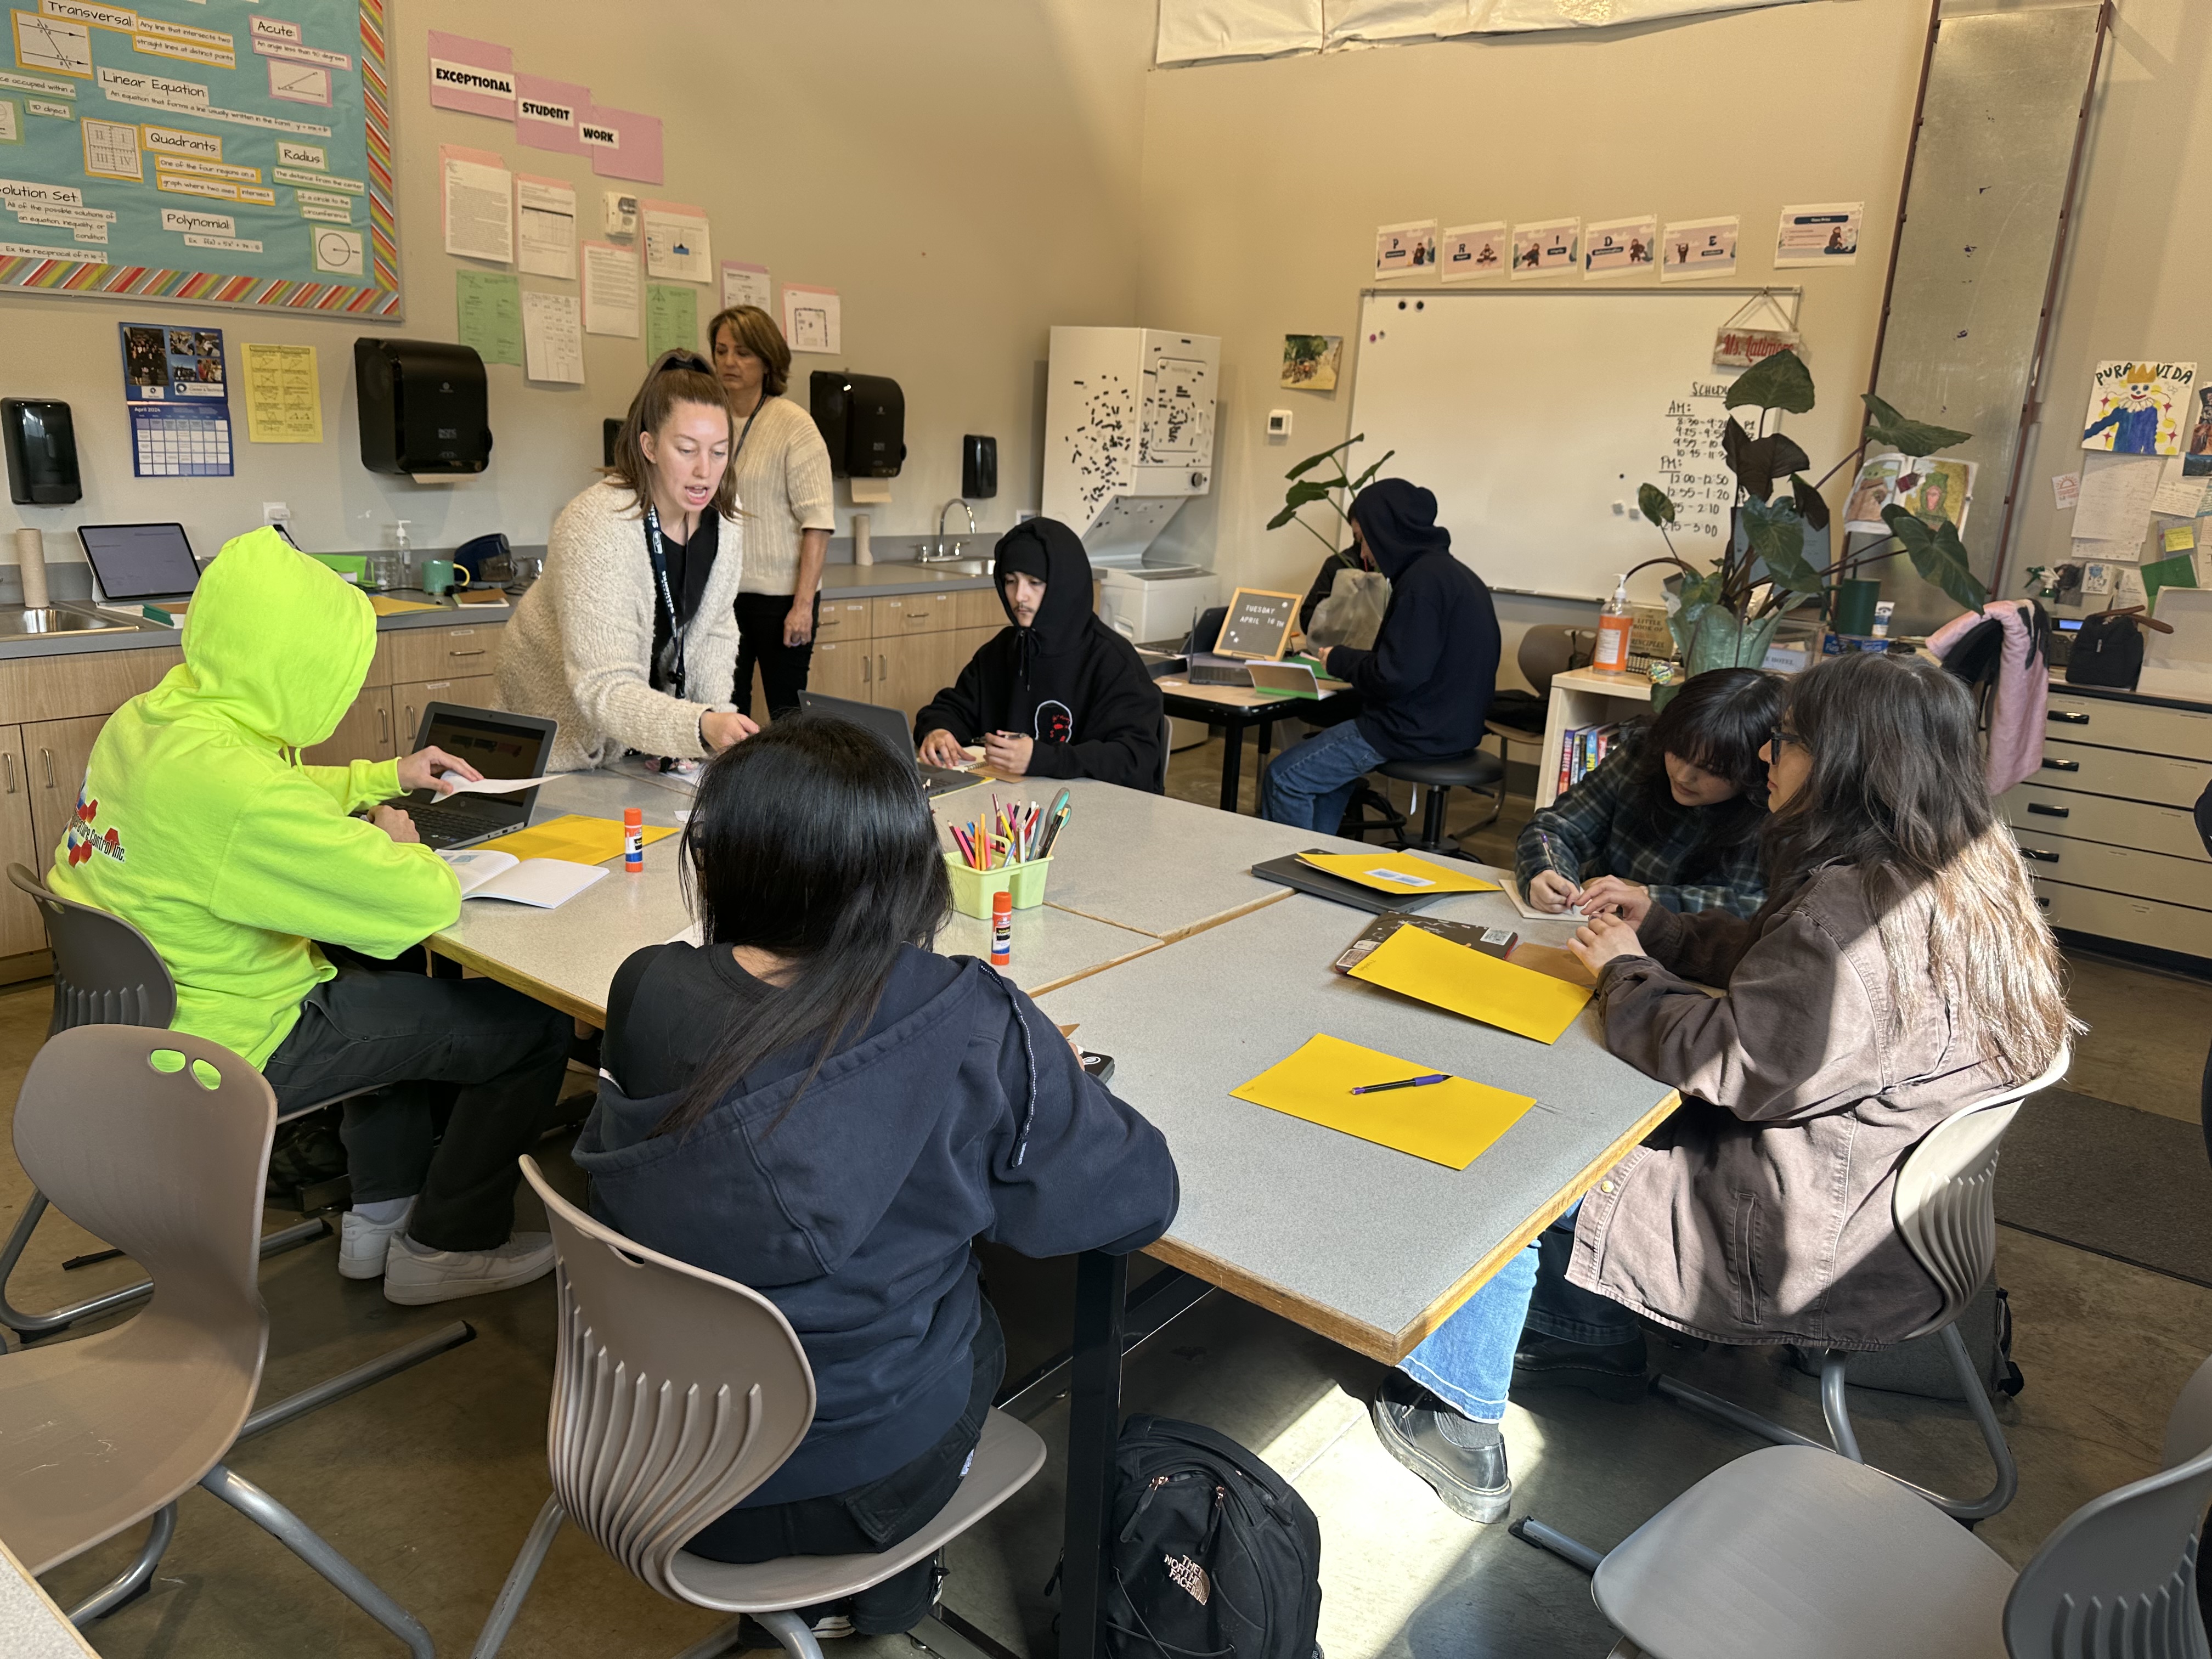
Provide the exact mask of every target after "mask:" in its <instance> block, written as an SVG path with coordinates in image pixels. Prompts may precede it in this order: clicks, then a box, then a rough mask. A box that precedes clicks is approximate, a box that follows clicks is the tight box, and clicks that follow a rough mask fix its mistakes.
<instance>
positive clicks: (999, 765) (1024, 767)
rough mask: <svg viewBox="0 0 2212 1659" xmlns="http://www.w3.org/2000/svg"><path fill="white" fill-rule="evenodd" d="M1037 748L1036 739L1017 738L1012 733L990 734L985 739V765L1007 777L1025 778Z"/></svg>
mask: <svg viewBox="0 0 2212 1659" xmlns="http://www.w3.org/2000/svg"><path fill="white" fill-rule="evenodd" d="M1035 749H1036V740H1035V739H1034V738H1022V737H1017V736H1015V735H1014V734H1013V733H1012V732H987V733H986V734H985V736H984V738H983V764H984V765H986V766H987V767H989V768H990V769H992V770H993V771H994V772H997V773H1000V774H1002V775H1005V776H1006V777H1010V778H1018V777H1024V776H1026V775H1028V773H1029V769H1030V752H1031V751H1032V750H1035Z"/></svg>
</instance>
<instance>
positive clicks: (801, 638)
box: [783, 600, 814, 645]
mask: <svg viewBox="0 0 2212 1659" xmlns="http://www.w3.org/2000/svg"><path fill="white" fill-rule="evenodd" d="M813 637H814V605H813V602H812V601H811V600H810V601H808V602H807V603H806V604H805V605H793V606H792V607H791V614H790V615H788V616H787V617H785V618H784V619H783V642H784V643H785V644H786V645H804V644H805V643H806V642H807V641H809V640H811V639H812V638H813Z"/></svg>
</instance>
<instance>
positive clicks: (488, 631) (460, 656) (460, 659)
mask: <svg viewBox="0 0 2212 1659" xmlns="http://www.w3.org/2000/svg"><path fill="white" fill-rule="evenodd" d="M505 627H506V624H505V623H493V624H492V625H491V626H489V628H487V627H483V626H481V625H478V626H471V627H468V628H410V629H406V630H405V631H404V632H401V633H392V634H387V635H385V636H384V637H385V642H386V646H387V647H388V650H389V653H390V661H391V665H392V684H394V685H404V684H407V683H408V682H409V681H410V680H450V679H459V678H465V677H466V676H470V675H475V674H489V673H491V672H493V671H495V670H496V669H497V668H498V666H499V636H500V634H501V631H502V630H503V629H505Z"/></svg>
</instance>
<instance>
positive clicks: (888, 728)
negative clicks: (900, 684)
mask: <svg viewBox="0 0 2212 1659" xmlns="http://www.w3.org/2000/svg"><path fill="white" fill-rule="evenodd" d="M799 707H800V708H803V709H805V711H806V712H807V713H808V714H835V715H836V717H837V718H838V719H839V720H850V721H852V722H853V724H854V725H855V726H860V727H863V728H864V729H866V730H867V731H870V732H874V733H875V734H876V736H878V738H882V739H883V743H884V747H885V748H886V749H888V750H890V751H891V753H893V754H894V755H896V756H897V757H899V758H900V759H901V760H902V761H904V762H905V763H907V764H908V766H911V767H912V768H914V771H915V776H916V777H917V778H919V779H921V787H922V793H924V794H928V795H943V794H949V793H951V792H952V791H953V790H955V789H965V788H967V787H969V785H970V784H972V783H974V782H975V781H976V779H975V774H973V773H972V772H956V771H954V770H953V769H951V767H948V766H924V765H923V764H922V763H921V762H920V761H919V760H917V759H916V758H915V752H914V733H913V732H909V731H908V730H907V724H906V716H905V715H903V714H900V713H899V711H898V710H897V709H896V708H877V707H876V705H875V704H873V703H872V702H854V701H853V700H852V699H851V698H850V697H825V696H823V695H822V694H821V693H820V692H818V691H802V692H800V693H799Z"/></svg>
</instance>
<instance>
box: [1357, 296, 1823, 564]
mask: <svg viewBox="0 0 2212 1659" xmlns="http://www.w3.org/2000/svg"><path fill="white" fill-rule="evenodd" d="M1758 292H1759V290H1758V289H1740V288H1729V289H1718V288H1692V287H1682V288H1669V289H1601V288H1593V289H1510V288H1502V287H1501V288H1495V289H1370V290H1368V291H1367V292H1365V293H1364V295H1362V296H1361V304H1360V308H1359V338H1358V354H1359V356H1358V368H1357V370H1356V373H1355V377H1354V379H1353V381H1352V425H1351V428H1350V430H1351V431H1352V432H1354V433H1364V434H1365V435H1366V441H1365V442H1364V443H1362V444H1359V445H1358V446H1356V447H1354V448H1353V450H1352V456H1351V459H1350V460H1349V461H1348V462H1347V464H1346V465H1347V467H1348V470H1349V471H1351V473H1352V476H1353V477H1358V475H1359V474H1360V473H1361V472H1362V471H1365V470H1366V468H1367V467H1368V465H1370V463H1372V462H1373V461H1374V460H1376V459H1377V458H1379V457H1380V456H1381V455H1382V454H1383V453H1384V452H1385V451H1386V450H1393V449H1395V451H1397V453H1396V454H1395V456H1394V457H1392V459H1390V461H1389V465H1386V466H1385V467H1384V468H1383V472H1382V474H1381V475H1380V476H1382V477H1401V478H1409V479H1411V480H1412V481H1413V483H1418V484H1422V485H1425V486H1426V487H1427V488H1428V489H1432V490H1434V491H1435V492H1436V495H1437V516H1438V519H1439V520H1440V522H1442V524H1443V526H1444V527H1445V528H1446V529H1448V530H1449V531H1450V532H1451V535H1452V551H1453V552H1455V554H1457V555H1458V556H1459V557H1460V559H1461V560H1462V562H1465V563H1466V564H1468V566H1470V567H1471V568H1473V569H1474V571H1475V572H1476V574H1479V575H1480V576H1481V578H1482V579H1483V580H1484V581H1486V582H1487V583H1488V584H1489V585H1490V586H1492V587H1494V588H1497V589H1498V590H1500V591H1501V592H1512V593H1537V594H1543V595H1546V596H1547V597H1551V598H1556V599H1605V598H1607V597H1610V596H1611V594H1612V592H1613V583H1614V581H1615V580H1616V579H1617V578H1618V577H1619V576H1620V573H1621V572H1622V571H1624V570H1626V569H1627V568H1629V567H1630V566H1631V565H1633V564H1637V563H1639V562H1642V561H1643V560H1645V559H1649V558H1652V557H1655V556H1660V555H1663V554H1664V553H1665V552H1666V551H1667V544H1666V543H1665V542H1663V541H1662V540H1661V539H1660V537H1659V532H1658V531H1656V529H1654V528H1653V527H1652V526H1651V525H1650V523H1649V522H1648V521H1647V520H1645V519H1644V516H1643V515H1642V514H1641V513H1638V511H1637V507H1636V489H1637V486H1638V484H1641V483H1647V482H1648V483H1656V484H1657V485H1658V486H1659V487H1660V488H1661V489H1664V490H1665V491H1666V492H1667V493H1668V495H1671V496H1673V497H1674V502H1675V505H1676V507H1677V509H1678V510H1679V511H1680V514H1681V521H1680V524H1679V525H1678V526H1676V527H1675V528H1674V531H1673V532H1672V533H1673V535H1674V545H1675V548H1676V549H1677V550H1679V551H1680V553H1681V554H1682V555H1683V556H1684V557H1686V558H1688V559H1690V560H1691V561H1692V562H1693V563H1699V564H1702V563H1704V562H1706V561H1707V560H1708V559H1710V558H1711V557H1712V556H1715V555H1717V554H1718V552H1719V551H1720V547H1721V543H1722V540H1723V538H1725V537H1726V535H1727V533H1728V506H1729V501H1731V500H1732V499H1733V498H1734V494H1735V485H1734V483H1733V481H1732V480H1731V479H1730V478H1729V475H1728V471H1727V469H1726V467H1725V466H1724V465H1723V463H1722V460H1721V449H1720V432H1721V426H1722V423H1723V422H1724V421H1725V420H1726V419H1727V418H1728V415H1727V410H1725V408H1724V407H1723V404H1722V401H1721V400H1722V397H1723V393H1724V392H1726V390H1727V388H1728V385H1729V382H1730V381H1732V380H1735V377H1736V375H1737V374H1741V372H1742V371H1741V370H1740V369H1733V368H1714V367H1713V336H1714V333H1715V331H1717V330H1718V329H1719V328H1720V326H1721V325H1723V323H1725V322H1727V321H1728V320H1729V318H1731V317H1733V316H1734V315H1735V313H1737V312H1738V311H1740V310H1741V309H1742V308H1743V307H1744V305H1745V303H1746V301H1748V300H1750V299H1751V298H1753V296H1754V295H1756V294H1758ZM1771 292H1772V293H1773V294H1774V295H1775V296H1776V297H1777V298H1778V300H1779V301H1781V302H1782V304H1783V306H1784V307H1785V308H1786V309H1787V310H1788V311H1789V312H1790V314H1791V315H1793V316H1794V315H1795V314H1796V307H1797V304H1798V300H1799V296H1800V294H1801V292H1802V290H1800V289H1781V288H1778V289H1773V290H1771ZM1616 503H1618V504H1619V505H1618V508H1617V509H1616V505H1615V504H1616ZM1666 574H1668V573H1667V571H1666V570H1665V569H1664V568H1654V569H1651V570H1647V571H1644V573H1643V574H1640V575H1638V577H1637V578H1636V580H1634V581H1633V582H1632V583H1631V584H1630V586H1629V592H1630V595H1631V597H1632V598H1634V599H1640V600H1644V601H1646V602H1650V603H1656V602H1657V600H1658V599H1659V597H1660V590H1659V584H1660V581H1661V580H1662V579H1663V578H1664V577H1665V576H1666Z"/></svg>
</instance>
